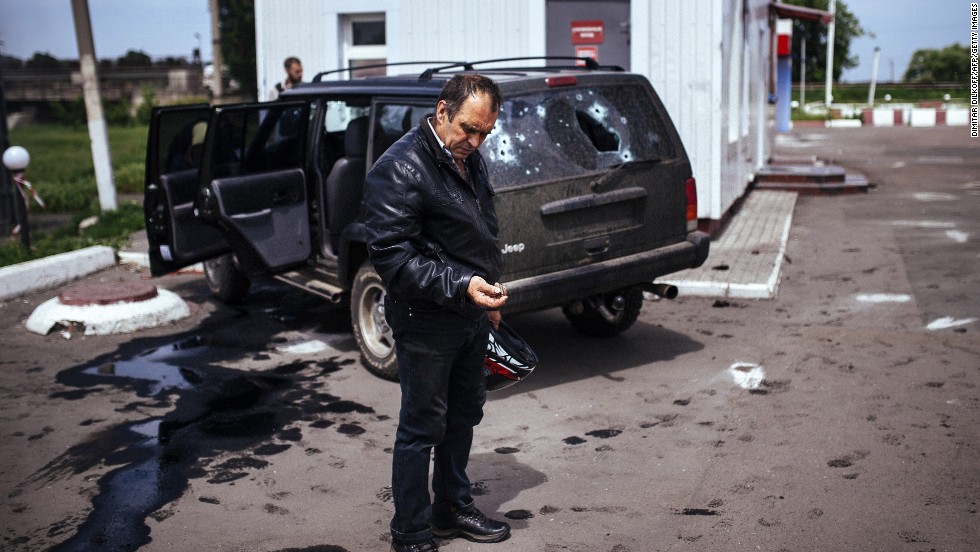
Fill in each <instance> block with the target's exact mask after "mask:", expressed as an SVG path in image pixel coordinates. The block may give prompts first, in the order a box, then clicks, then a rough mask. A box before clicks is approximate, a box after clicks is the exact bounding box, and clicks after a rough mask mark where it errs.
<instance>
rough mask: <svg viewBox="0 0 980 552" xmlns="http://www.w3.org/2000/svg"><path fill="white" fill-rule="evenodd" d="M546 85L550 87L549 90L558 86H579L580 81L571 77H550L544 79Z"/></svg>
mask: <svg viewBox="0 0 980 552" xmlns="http://www.w3.org/2000/svg"><path fill="white" fill-rule="evenodd" d="M544 83H545V84H547V85H548V88H555V87H556V86H575V85H576V84H578V80H577V79H576V78H575V77H573V76H571V75H563V76H561V77H548V78H546V79H544Z"/></svg>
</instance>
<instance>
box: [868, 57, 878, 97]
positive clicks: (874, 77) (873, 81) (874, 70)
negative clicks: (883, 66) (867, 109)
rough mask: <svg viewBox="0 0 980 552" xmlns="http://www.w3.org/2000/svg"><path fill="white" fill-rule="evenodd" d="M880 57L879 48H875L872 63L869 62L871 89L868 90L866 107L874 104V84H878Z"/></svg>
mask: <svg viewBox="0 0 980 552" xmlns="http://www.w3.org/2000/svg"><path fill="white" fill-rule="evenodd" d="M880 55H881V48H879V47H877V46H875V57H874V61H873V62H871V87H870V88H868V106H873V105H874V104H875V84H877V82H878V57H879V56H880Z"/></svg>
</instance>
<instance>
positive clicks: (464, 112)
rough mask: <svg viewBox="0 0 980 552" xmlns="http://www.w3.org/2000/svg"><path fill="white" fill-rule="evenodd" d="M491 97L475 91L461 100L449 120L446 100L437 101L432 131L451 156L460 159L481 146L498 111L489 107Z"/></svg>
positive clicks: (495, 119)
mask: <svg viewBox="0 0 980 552" xmlns="http://www.w3.org/2000/svg"><path fill="white" fill-rule="evenodd" d="M490 104H491V101H490V97H489V96H487V95H486V94H476V95H472V96H470V97H469V98H466V101H465V102H463V105H462V107H460V109H459V111H457V112H456V116H455V117H453V120H452V121H450V120H449V114H448V112H447V111H446V102H445V101H439V103H438V104H436V125H435V131H436V134H438V135H439V139H441V140H442V142H443V143H444V144H446V149H448V150H449V153H451V154H452V156H453V159H455V160H457V161H462V160H463V159H466V158H467V157H469V155H470V154H471V153H473V152H474V151H476V149H477V148H479V147H480V144H482V143H483V141H484V140H486V139H487V136H488V135H489V134H490V131H491V130H493V125H494V124H495V123H496V122H497V112H496V111H491V110H490Z"/></svg>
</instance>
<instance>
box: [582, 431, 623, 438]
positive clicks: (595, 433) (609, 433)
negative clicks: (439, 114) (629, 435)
mask: <svg viewBox="0 0 980 552" xmlns="http://www.w3.org/2000/svg"><path fill="white" fill-rule="evenodd" d="M622 432H623V431H622V430H620V429H597V430H595V431H589V432H587V433H586V435H588V436H590V437H596V438H598V439H609V438H612V437H615V436H617V435H619V434H620V433H622Z"/></svg>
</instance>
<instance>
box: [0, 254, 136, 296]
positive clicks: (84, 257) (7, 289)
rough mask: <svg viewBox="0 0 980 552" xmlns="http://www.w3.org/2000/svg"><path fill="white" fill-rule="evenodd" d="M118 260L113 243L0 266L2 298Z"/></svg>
mask: <svg viewBox="0 0 980 552" xmlns="http://www.w3.org/2000/svg"><path fill="white" fill-rule="evenodd" d="M114 264H116V253H115V252H114V251H113V249H112V248H111V247H107V246H104V245H96V246H92V247H86V248H85V249H79V250H77V251H69V252H67V253H59V254H57V255H51V256H50V257H44V258H42V259H34V260H33V261H27V262H24V263H19V264H15V265H10V266H5V267H3V268H0V301H5V300H7V299H10V298H12V297H17V296H18V295H22V294H24V293H27V292H30V291H34V290H38V289H41V288H46V287H53V286H57V285H60V284H64V283H66V282H70V281H72V280H74V279H76V278H81V277H82V276H86V275H88V274H91V273H93V272H97V271H99V270H102V269H104V268H108V267H110V266H112V265H114Z"/></svg>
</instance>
